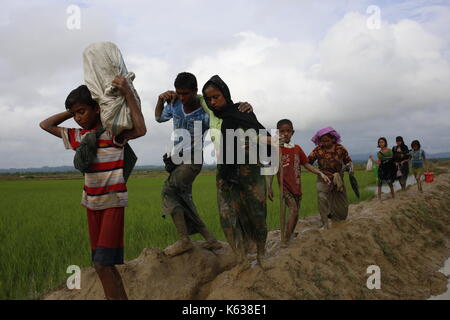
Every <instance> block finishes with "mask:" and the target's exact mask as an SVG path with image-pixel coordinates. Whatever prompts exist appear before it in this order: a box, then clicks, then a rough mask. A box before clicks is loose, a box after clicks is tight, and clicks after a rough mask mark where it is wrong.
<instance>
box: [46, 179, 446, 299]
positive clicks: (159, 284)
mask: <svg viewBox="0 0 450 320" xmlns="http://www.w3.org/2000/svg"><path fill="white" fill-rule="evenodd" d="M396 195H397V197H396V199H395V200H392V199H389V197H388V196H387V195H384V198H383V199H384V201H383V202H381V203H380V202H378V201H377V200H375V199H374V200H370V201H365V202H361V203H359V204H355V205H351V206H350V214H349V219H348V221H345V222H342V223H340V224H337V225H334V226H333V227H332V228H331V229H329V230H323V231H319V230H318V226H319V217H318V216H317V215H316V216H313V217H309V218H307V219H305V220H302V221H301V222H300V223H299V226H298V229H297V231H298V236H297V237H296V238H294V239H293V241H292V242H291V244H290V246H289V247H288V248H286V249H282V248H280V247H279V241H278V239H279V232H278V231H272V232H270V234H269V239H268V243H267V248H268V250H267V257H266V260H265V270H262V269H261V268H260V267H258V266H254V267H251V268H249V269H247V270H241V269H240V268H239V267H236V266H235V264H234V259H233V256H232V255H231V251H230V249H229V247H225V248H224V249H222V250H220V251H216V252H211V251H207V250H204V249H201V248H200V246H199V243H197V244H196V246H195V248H194V249H193V250H192V251H190V252H188V253H186V254H183V255H181V256H178V257H174V258H168V257H166V256H165V255H164V254H163V253H162V251H161V250H160V249H144V250H143V252H142V254H141V255H140V256H139V257H138V258H137V259H135V260H132V261H129V262H128V263H127V264H125V265H124V266H121V267H119V271H120V272H121V274H122V276H123V279H124V283H125V287H126V290H127V293H128V296H129V298H130V299H426V298H428V297H430V296H431V295H437V294H440V293H442V292H444V291H445V290H446V285H447V278H446V276H445V275H444V274H442V273H440V272H438V270H439V269H440V268H441V267H442V266H443V264H444V261H445V260H446V259H447V258H448V257H450V174H449V173H443V174H441V175H439V176H438V177H437V179H436V181H435V182H434V183H432V184H425V185H424V193H419V192H418V191H417V187H416V186H410V187H409V188H408V189H407V191H406V192H398V193H397V194H396ZM370 265H377V266H379V267H380V269H381V289H380V290H376V289H375V290H369V289H368V288H367V286H366V282H367V279H368V277H369V276H370V274H367V268H368V266H370ZM81 287H82V288H81V290H68V289H67V288H65V285H64V286H61V287H60V288H59V289H58V290H57V291H55V292H53V293H51V294H49V295H47V296H46V297H45V299H103V290H102V288H101V285H100V282H99V280H98V278H97V276H96V274H95V271H94V270H93V268H87V269H84V270H83V271H82V277H81Z"/></svg>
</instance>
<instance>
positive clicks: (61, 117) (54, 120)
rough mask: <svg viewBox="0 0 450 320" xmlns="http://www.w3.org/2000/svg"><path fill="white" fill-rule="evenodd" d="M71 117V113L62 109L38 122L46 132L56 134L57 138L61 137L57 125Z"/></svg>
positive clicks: (59, 128)
mask: <svg viewBox="0 0 450 320" xmlns="http://www.w3.org/2000/svg"><path fill="white" fill-rule="evenodd" d="M72 117H73V114H71V113H70V112H69V111H64V112H61V113H58V114H55V115H53V116H51V117H50V118H48V119H45V120H44V121H42V122H41V123H40V124H39V126H40V127H41V128H42V129H44V130H45V131H47V132H48V133H51V134H52V135H54V136H57V137H58V138H62V132H61V127H58V125H59V124H61V123H63V122H64V121H66V120H68V119H70V118H72Z"/></svg>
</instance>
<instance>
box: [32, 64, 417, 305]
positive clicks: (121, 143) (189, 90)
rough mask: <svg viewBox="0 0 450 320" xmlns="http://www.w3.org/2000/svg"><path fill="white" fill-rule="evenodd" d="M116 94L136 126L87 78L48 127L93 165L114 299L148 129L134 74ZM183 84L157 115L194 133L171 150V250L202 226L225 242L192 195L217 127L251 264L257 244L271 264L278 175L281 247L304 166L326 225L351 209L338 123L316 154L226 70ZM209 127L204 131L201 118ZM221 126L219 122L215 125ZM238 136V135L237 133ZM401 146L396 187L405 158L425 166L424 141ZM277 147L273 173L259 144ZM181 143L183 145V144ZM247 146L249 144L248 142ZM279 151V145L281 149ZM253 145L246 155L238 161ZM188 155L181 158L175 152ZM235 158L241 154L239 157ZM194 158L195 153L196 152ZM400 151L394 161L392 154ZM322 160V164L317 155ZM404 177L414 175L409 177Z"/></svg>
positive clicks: (232, 222)
mask: <svg viewBox="0 0 450 320" xmlns="http://www.w3.org/2000/svg"><path fill="white" fill-rule="evenodd" d="M111 85H112V87H113V88H114V90H116V94H119V95H121V96H122V97H123V98H124V100H125V101H126V105H127V107H128V108H129V114H130V117H131V120H132V124H133V126H132V128H130V129H126V130H123V131H122V132H120V134H117V135H114V134H113V133H112V132H111V130H107V129H105V128H104V124H102V119H101V116H100V115H101V108H100V105H99V102H98V101H96V100H95V99H93V97H92V95H91V92H90V90H89V89H88V87H87V86H86V85H82V86H79V87H78V88H76V89H75V90H73V91H72V92H70V94H69V95H68V97H67V99H66V102H65V106H66V111H64V112H61V113H58V114H56V115H53V116H51V117H50V118H48V119H46V120H44V121H42V122H41V123H40V126H41V127H42V129H44V130H46V131H47V132H49V133H51V134H53V135H55V136H57V137H59V138H62V140H63V143H64V146H65V147H66V148H67V149H72V150H75V151H76V153H75V159H74V164H75V166H76V168H77V169H79V170H80V171H82V172H83V174H84V177H85V184H84V187H83V194H82V205H83V206H84V207H85V208H86V210H87V218H88V229H89V238H90V243H91V252H92V261H93V263H94V267H95V270H96V271H97V273H98V275H99V278H100V280H101V282H102V285H103V288H104V292H105V296H106V298H107V299H127V294H126V292H125V289H124V285H123V282H122V278H121V276H120V274H119V272H118V271H117V269H116V267H115V265H118V264H123V263H124V261H123V250H124V241H123V239H124V212H125V209H124V208H125V207H126V206H127V204H128V192H127V187H126V181H127V179H128V177H129V175H130V172H131V170H132V166H133V165H134V163H135V161H136V158H135V157H134V153H133V152H132V150H131V148H130V147H129V144H128V141H129V140H132V139H136V138H139V137H142V136H144V135H145V134H146V132H147V128H146V125H145V120H144V116H143V114H142V112H141V109H140V101H139V98H138V96H137V94H136V92H135V90H134V88H132V86H131V85H130V82H129V80H128V79H127V78H126V77H124V76H122V75H119V76H116V77H115V79H114V80H113V81H112V83H111ZM174 87H175V88H174V90H169V91H165V92H163V93H161V94H160V95H159V96H158V100H157V103H156V106H155V120H156V121H157V122H166V121H169V120H173V128H174V132H175V131H177V130H179V129H183V130H185V131H187V132H188V135H189V136H190V139H183V137H179V136H176V135H175V141H174V148H173V150H172V151H171V152H169V153H168V154H165V155H164V157H163V160H164V163H165V166H166V170H167V171H168V172H169V176H168V178H167V179H166V181H165V182H164V186H163V190H162V208H163V213H164V214H165V215H169V216H170V217H171V218H172V221H173V223H174V225H175V228H176V230H177V234H178V240H177V241H176V242H175V243H174V244H172V245H170V246H168V247H167V248H165V250H164V253H165V254H166V255H167V256H169V257H174V256H177V255H180V254H183V253H185V252H187V251H189V250H191V249H192V248H193V244H192V242H191V241H190V239H189V236H190V235H193V234H201V235H202V236H203V237H204V239H205V241H204V243H203V247H204V248H205V249H208V250H216V249H220V248H221V247H222V244H221V242H219V241H218V240H217V239H216V238H215V236H214V235H213V234H212V233H211V232H210V231H209V230H208V227H207V226H206V225H205V223H204V222H203V221H202V219H201V217H200V215H199V214H198V211H197V208H196V206H195V203H194V200H193V197H192V185H193V183H194V180H195V178H196V177H197V176H198V174H199V173H200V172H201V170H202V165H203V154H202V153H201V156H200V161H198V158H197V155H198V154H197V155H196V150H202V149H203V143H204V138H205V135H206V132H207V131H208V130H210V131H209V132H210V134H211V140H212V141H213V143H214V146H215V150H216V156H218V157H219V156H221V157H222V159H228V157H227V153H231V154H232V156H231V158H232V161H231V162H228V161H225V162H218V164H217V170H216V188H217V203H218V209H219V219H220V224H221V227H222V230H223V232H224V235H225V237H226V240H227V242H228V243H229V245H230V247H231V249H232V250H233V252H234V254H235V256H236V259H237V263H238V264H239V265H240V266H241V267H242V268H248V267H250V265H251V261H250V258H249V257H250V256H251V255H250V253H256V263H257V264H258V265H259V266H261V267H263V266H264V262H263V258H264V255H265V246H266V239H267V231H268V230H267V224H266V217H267V198H268V199H269V200H271V201H273V189H272V181H273V177H274V176H275V175H276V176H277V180H278V183H279V184H281V185H280V193H281V195H282V199H281V202H282V203H283V204H284V205H285V206H286V207H287V208H288V218H287V219H286V222H285V223H284V225H282V227H281V230H282V243H281V247H287V246H288V245H289V242H290V240H291V239H292V237H294V236H295V232H294V231H295V228H296V225H297V222H298V218H299V212H300V207H301V199H302V188H301V166H303V167H304V168H305V169H306V170H308V171H310V172H312V173H314V174H316V175H317V182H316V188H317V201H318V208H319V212H320V218H321V229H328V228H329V227H330V223H329V220H330V219H331V221H343V220H345V219H346V218H347V215H348V199H347V193H346V189H345V186H344V183H343V174H344V172H346V171H348V172H349V173H351V174H353V164H352V159H351V158H350V156H349V154H348V151H347V150H346V149H345V147H344V146H343V145H342V144H341V136H340V134H339V133H338V132H337V131H336V130H335V129H334V128H332V127H325V128H322V129H320V130H318V131H317V133H316V134H315V135H314V137H312V139H311V141H312V142H313V143H314V144H315V145H316V146H315V148H314V150H312V152H311V153H310V154H309V155H308V156H307V155H306V154H305V152H304V151H303V149H302V148H301V147H300V146H299V145H296V144H294V143H293V142H292V137H293V135H294V133H295V130H294V125H293V123H292V121H290V120H289V119H281V120H279V121H278V123H277V130H278V131H277V132H278V133H277V135H274V136H272V135H271V134H270V133H269V131H268V130H266V128H265V127H264V126H263V125H262V124H261V123H260V122H259V121H258V119H257V117H256V115H255V113H254V110H253V107H252V106H251V105H250V104H249V103H247V102H238V103H235V102H234V101H233V99H232V95H231V92H230V89H229V87H228V86H227V84H226V83H225V82H224V81H223V80H222V79H221V78H220V77H219V76H217V75H215V76H213V77H211V78H210V79H209V80H208V81H207V82H206V83H205V84H204V85H203V87H202V90H201V94H199V93H198V85H197V79H196V77H195V76H194V75H193V74H191V73H188V72H182V73H180V74H178V76H177V77H176V79H175V81H174ZM71 118H73V119H74V120H75V122H76V123H77V124H78V125H79V126H80V127H81V128H65V127H60V126H59V125H60V124H61V123H62V122H64V121H66V120H68V119H71ZM198 124H200V125H201V130H197V125H198ZM211 129H213V130H211ZM229 130H232V131H238V130H241V131H243V132H244V133H247V132H249V131H251V130H254V131H255V132H259V134H258V135H256V138H252V137H250V136H244V140H245V141H239V138H237V139H235V137H233V138H232V139H231V140H229V139H230V138H228V135H227V132H228V131H229ZM227 140H228V141H227ZM399 141H400V143H398V146H397V148H394V149H393V150H390V149H387V142H386V139H384V138H380V140H379V141H378V145H379V147H380V149H381V150H380V152H379V154H378V163H379V165H380V169H379V177H380V179H379V185H380V186H381V184H382V183H384V182H387V183H388V184H389V185H390V186H391V187H392V181H393V178H394V171H395V170H394V168H396V166H397V165H398V168H399V172H401V174H402V177H403V176H405V177H406V176H407V173H408V167H407V165H408V163H407V161H408V160H409V159H410V158H411V159H412V161H413V170H416V171H417V174H420V172H421V171H420V167H419V162H420V161H422V160H423V159H424V158H425V155H424V153H423V152H421V151H420V144H419V143H418V142H417V141H414V142H413V144H412V147H413V151H412V152H409V150H407V148H406V147H405V145H404V143H403V140H402V139H401V140H399ZM255 145H257V150H258V149H260V148H267V152H268V153H271V152H276V153H277V154H278V156H279V160H280V163H279V168H280V170H277V171H275V172H274V173H272V175H270V176H266V175H263V174H262V171H261V169H262V167H263V166H267V163H263V161H262V159H261V158H260V154H261V152H259V151H258V152H256V161H251V160H250V159H252V158H253V156H254V154H253V155H252V154H251V153H252V150H254V148H253V147H254V146H255ZM175 147H176V148H175ZM242 149H243V150H242ZM273 150H275V151H273ZM240 151H243V152H244V155H245V157H244V158H245V159H244V161H241V162H240V161H237V154H238V153H239V152H240ZM180 152H181V153H182V156H183V161H182V162H181V163H176V162H175V161H173V159H172V158H174V157H175V156H176V155H180ZM233 157H234V158H233ZM186 159H187V160H186ZM391 159H392V161H391ZM316 161H317V163H318V167H314V166H313V164H314V163H315V162H316ZM401 183H402V186H404V185H405V179H403V178H402V179H401Z"/></svg>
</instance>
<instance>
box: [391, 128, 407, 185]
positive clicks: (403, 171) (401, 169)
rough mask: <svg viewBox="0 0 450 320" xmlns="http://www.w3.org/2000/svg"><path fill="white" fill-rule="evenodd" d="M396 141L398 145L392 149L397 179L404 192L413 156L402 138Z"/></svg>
mask: <svg viewBox="0 0 450 320" xmlns="http://www.w3.org/2000/svg"><path fill="white" fill-rule="evenodd" d="M395 141H396V143H397V145H396V146H394V147H393V148H392V152H393V153H394V155H393V158H394V162H395V164H396V165H397V174H396V178H397V179H398V181H399V182H400V185H401V186H402V190H406V179H408V175H409V159H410V158H411V156H410V155H409V149H408V147H407V146H406V144H405V142H404V141H403V138H402V137H400V136H399V137H397V138H395Z"/></svg>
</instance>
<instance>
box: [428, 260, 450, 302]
mask: <svg viewBox="0 0 450 320" xmlns="http://www.w3.org/2000/svg"><path fill="white" fill-rule="evenodd" d="M439 272H442V273H443V274H445V275H446V276H447V277H448V276H450V258H448V259H447V261H445V264H444V267H443V268H442V269H441V270H439ZM428 300H450V279H449V280H448V283H447V291H446V292H444V293H443V294H440V295H438V296H431V297H430V298H428Z"/></svg>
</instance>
